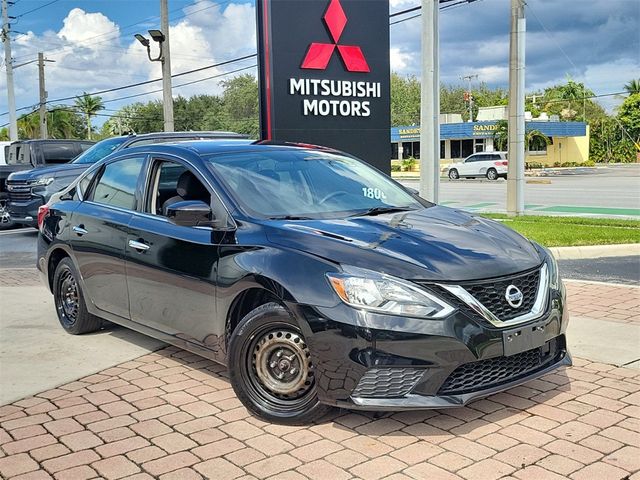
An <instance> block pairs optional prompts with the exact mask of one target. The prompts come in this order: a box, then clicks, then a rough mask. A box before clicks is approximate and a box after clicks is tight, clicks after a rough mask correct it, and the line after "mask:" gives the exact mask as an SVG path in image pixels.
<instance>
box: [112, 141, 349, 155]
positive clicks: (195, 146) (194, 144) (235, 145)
mask: <svg viewBox="0 0 640 480" xmlns="http://www.w3.org/2000/svg"><path fill="white" fill-rule="evenodd" d="M300 149H304V150H316V151H325V152H334V153H339V152H338V151H337V150H333V149H331V148H327V147H320V146H316V145H308V144H301V143H270V142H256V141H253V140H246V139H220V140H214V139H212V140H188V141H183V142H181V141H178V142H167V143H154V144H149V145H142V146H139V147H130V148H127V149H124V150H120V151H119V153H125V152H127V153H128V154H131V153H135V152H145V153H167V154H170V153H173V154H180V153H183V154H194V153H195V154H197V155H201V156H202V155H214V154H220V153H228V152H264V151H265V150H290V151H294V150H300Z"/></svg>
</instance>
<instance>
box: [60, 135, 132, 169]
mask: <svg viewBox="0 0 640 480" xmlns="http://www.w3.org/2000/svg"><path fill="white" fill-rule="evenodd" d="M125 140H126V137H116V138H109V139H107V140H102V141H101V142H98V143H96V144H95V145H93V146H92V147H91V148H89V149H88V150H85V151H84V152H83V153H81V154H80V155H78V156H77V157H76V158H75V160H73V162H71V163H96V162H97V161H98V160H102V159H103V158H104V157H106V156H107V155H109V154H110V153H112V152H113V151H115V149H116V148H118V147H119V146H120V145H122V144H123V143H124V141H125Z"/></svg>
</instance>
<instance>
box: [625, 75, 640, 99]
mask: <svg viewBox="0 0 640 480" xmlns="http://www.w3.org/2000/svg"><path fill="white" fill-rule="evenodd" d="M624 89H625V91H626V92H627V93H628V94H630V95H632V94H634V93H640V78H634V79H633V80H629V82H627V83H626V84H625V85H624Z"/></svg>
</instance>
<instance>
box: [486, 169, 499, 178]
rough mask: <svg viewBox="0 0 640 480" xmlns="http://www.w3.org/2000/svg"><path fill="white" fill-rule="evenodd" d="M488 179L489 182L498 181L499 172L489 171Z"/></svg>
mask: <svg viewBox="0 0 640 480" xmlns="http://www.w3.org/2000/svg"><path fill="white" fill-rule="evenodd" d="M487 179H488V180H497V179H498V172H497V171H496V169H495V168H490V169H489V170H487Z"/></svg>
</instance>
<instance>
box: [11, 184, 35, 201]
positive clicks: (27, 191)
mask: <svg viewBox="0 0 640 480" xmlns="http://www.w3.org/2000/svg"><path fill="white" fill-rule="evenodd" d="M9 188H11V190H10V191H9V192H8V193H9V200H10V201H12V202H26V201H28V200H31V187H30V186H29V185H27V183H26V182H23V181H15V180H7V190H9Z"/></svg>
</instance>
